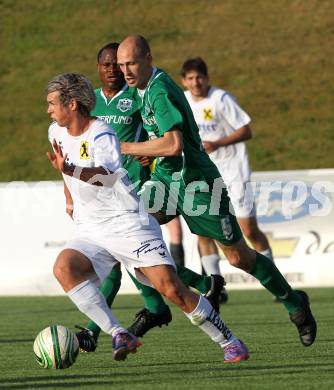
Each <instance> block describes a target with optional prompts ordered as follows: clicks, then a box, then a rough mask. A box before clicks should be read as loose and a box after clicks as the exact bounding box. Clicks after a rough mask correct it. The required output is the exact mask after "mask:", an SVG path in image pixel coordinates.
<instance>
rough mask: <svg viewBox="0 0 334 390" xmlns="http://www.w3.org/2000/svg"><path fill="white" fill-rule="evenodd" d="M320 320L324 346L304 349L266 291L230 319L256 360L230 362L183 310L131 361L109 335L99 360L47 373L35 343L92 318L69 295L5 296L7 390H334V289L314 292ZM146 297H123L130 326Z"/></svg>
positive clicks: (231, 307) (248, 294) (245, 294)
mask: <svg viewBox="0 0 334 390" xmlns="http://www.w3.org/2000/svg"><path fill="white" fill-rule="evenodd" d="M307 291H308V293H309V294H310V297H311V302H312V308H313V311H314V313H315V315H316V318H317V320H318V338H317V341H316V343H315V344H314V345H313V346H311V347H309V348H305V347H303V346H302V345H301V344H300V343H299V340H298V336H297V331H296V329H295V328H294V326H293V325H292V324H290V323H289V321H288V318H287V313H286V312H285V310H284V308H283V307H282V306H281V305H280V304H275V303H273V302H272V300H271V297H270V296H269V295H268V294H267V293H266V292H265V291H262V290H261V291H232V292H231V293H230V302H229V303H228V304H227V305H225V306H223V307H222V310H221V311H222V316H223V317H224V319H225V320H226V322H227V323H228V324H229V325H230V327H231V328H232V329H233V332H234V333H235V334H236V335H237V336H238V337H240V338H242V339H243V340H244V341H245V342H246V343H247V345H248V347H249V349H250V360H248V361H247V362H242V363H240V364H224V363H223V362H222V360H223V353H222V351H221V350H220V349H219V348H217V346H216V345H215V344H214V343H212V342H211V341H210V340H209V339H208V338H207V337H206V336H205V335H204V334H203V333H202V332H201V331H200V330H198V329H197V328H196V327H194V326H192V325H191V324H190V323H189V322H188V320H187V319H186V318H185V316H184V315H183V314H182V313H181V312H180V311H179V310H178V309H177V308H175V307H172V310H173V322H172V323H171V324H170V325H169V326H168V327H163V328H162V329H158V328H156V329H154V330H152V331H151V332H150V333H148V334H147V335H146V336H145V337H144V338H143V345H142V347H141V348H140V349H139V352H138V353H137V354H135V355H130V356H129V357H128V359H127V360H126V361H125V362H115V361H113V360H112V358H111V343H110V338H109V337H108V336H105V335H102V336H101V337H100V340H99V346H98V349H97V351H96V353H94V354H83V353H81V354H80V355H79V357H78V360H77V362H76V363H75V364H74V365H73V366H72V367H71V368H69V369H67V370H46V369H43V368H40V367H39V366H38V365H37V363H36V362H35V361H34V356H33V352H32V344H33V340H34V338H35V336H36V335H37V333H38V332H39V331H40V330H41V329H43V328H44V327H46V326H48V325H50V324H62V325H65V326H68V327H70V328H72V329H73V326H74V324H77V323H79V324H84V323H85V318H84V316H83V315H82V314H81V313H79V312H78V311H77V310H76V308H75V307H74V306H73V304H72V303H71V302H70V301H69V299H68V298H67V297H45V298H44V297H43V298H41V297H15V298H0V312H1V322H0V389H4V390H10V389H17V390H18V389H87V390H88V389H89V390H95V389H99V390H101V389H115V390H116V389H122V390H127V389H131V390H136V389H145V390H147V389H177V390H179V389H210V390H211V389H238V390H240V389H247V390H248V389H303V390H305V389H318V390H319V389H330V388H333V383H334V368H333V363H334V330H333V327H334V317H333V310H332V300H333V289H309V290H307ZM141 305H142V301H141V298H140V297H139V296H135V295H132V296H130V295H127V296H119V297H117V298H116V302H115V305H114V310H115V313H116V315H117V316H118V318H119V319H120V320H121V322H122V323H124V324H125V325H128V324H130V322H131V321H132V319H133V316H134V314H135V313H136V311H138V310H139V309H140V308H141Z"/></svg>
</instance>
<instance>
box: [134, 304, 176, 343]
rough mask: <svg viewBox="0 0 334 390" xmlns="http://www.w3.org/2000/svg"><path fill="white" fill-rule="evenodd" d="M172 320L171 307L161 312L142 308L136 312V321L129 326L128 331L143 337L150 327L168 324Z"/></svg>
mask: <svg viewBox="0 0 334 390" xmlns="http://www.w3.org/2000/svg"><path fill="white" fill-rule="evenodd" d="M171 321H172V313H171V311H170V309H169V307H168V306H167V307H166V310H165V311H164V312H163V313H161V314H155V313H151V312H150V311H149V310H147V309H145V308H144V309H142V310H140V311H139V312H138V313H137V314H136V319H135V321H134V323H133V324H132V325H131V326H129V327H128V331H129V332H130V333H132V334H134V335H135V336H137V337H143V336H144V334H145V333H146V332H148V331H149V330H150V329H152V328H154V327H156V326H159V327H160V328H161V327H162V325H166V326H168V324H169V323H170V322H171Z"/></svg>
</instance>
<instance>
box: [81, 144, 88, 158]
mask: <svg viewBox="0 0 334 390" xmlns="http://www.w3.org/2000/svg"><path fill="white" fill-rule="evenodd" d="M89 157H90V156H89V154H88V141H81V145H80V159H81V160H87V159H89Z"/></svg>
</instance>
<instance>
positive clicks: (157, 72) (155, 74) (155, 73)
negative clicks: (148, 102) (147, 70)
mask: <svg viewBox="0 0 334 390" xmlns="http://www.w3.org/2000/svg"><path fill="white" fill-rule="evenodd" d="M161 74H162V70H160V69H158V68H157V67H156V66H153V68H152V74H151V77H150V79H149V80H148V83H147V85H146V88H144V89H140V90H139V89H138V91H141V92H142V93H139V92H138V95H139V96H140V97H141V99H142V100H144V96H145V93H146V91H147V90H148V89H149V88H150V86H151V84H152V82H153V80H154V79H155V78H156V77H158V76H160V75H161Z"/></svg>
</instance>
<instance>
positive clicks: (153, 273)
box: [47, 73, 248, 362]
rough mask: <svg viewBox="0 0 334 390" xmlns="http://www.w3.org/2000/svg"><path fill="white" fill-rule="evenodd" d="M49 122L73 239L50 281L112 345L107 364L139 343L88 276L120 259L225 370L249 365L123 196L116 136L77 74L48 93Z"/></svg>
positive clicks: (146, 219)
mask: <svg viewBox="0 0 334 390" xmlns="http://www.w3.org/2000/svg"><path fill="white" fill-rule="evenodd" d="M47 102H48V114H49V115H50V117H51V119H53V120H54V121H55V122H56V123H53V124H52V125H51V126H50V128H49V139H50V142H51V144H52V147H53V152H52V153H51V152H48V153H47V155H48V158H49V160H50V162H51V164H52V166H53V167H54V168H55V169H56V170H58V171H59V172H61V173H62V175H63V179H64V180H65V181H66V185H67V188H68V190H69V191H70V194H71V197H72V199H73V204H74V212H73V220H74V223H75V233H74V237H73V238H72V240H70V241H69V242H68V244H67V245H66V247H65V249H64V250H62V251H61V252H60V254H59V255H58V257H57V260H56V262H55V265H54V274H55V276H56V278H57V279H58V281H59V283H60V284H61V286H62V287H63V289H64V291H65V292H66V293H67V295H68V296H69V298H70V299H71V300H72V301H73V303H74V304H75V305H76V306H77V307H78V309H79V310H80V311H82V312H83V313H84V314H85V315H87V316H88V317H89V318H90V319H91V320H93V321H94V322H95V323H96V324H97V325H98V326H99V327H100V328H101V329H102V330H103V331H104V332H105V333H107V334H109V335H110V336H111V337H112V342H113V350H114V351H113V357H114V359H115V360H124V359H125V358H126V356H127V355H128V354H129V353H130V352H135V351H136V348H137V346H138V340H137V338H136V337H135V336H133V335H131V334H130V333H129V332H128V330H127V329H125V328H124V327H122V326H121V325H120V323H119V322H118V320H117V319H116V318H115V316H114V315H113V313H112V311H111V309H110V308H109V307H108V305H107V302H106V300H105V298H104V296H103V295H102V294H101V292H100V291H99V290H98V288H97V286H96V285H95V284H94V283H93V282H92V281H91V279H90V275H91V274H92V273H94V272H95V273H96V274H97V276H98V277H99V279H100V280H101V281H103V279H104V278H105V277H106V276H107V275H108V274H109V272H110V270H111V269H112V268H113V266H114V265H115V264H116V262H117V261H116V260H115V259H118V260H119V261H120V262H121V263H122V264H123V265H124V266H125V267H126V268H127V269H128V270H129V271H131V272H132V273H133V274H134V275H136V277H137V278H138V279H139V280H140V281H141V282H142V283H146V284H150V283H151V284H152V285H153V286H154V287H155V288H156V290H158V291H159V292H160V293H161V294H163V295H164V296H165V297H166V298H167V299H169V300H170V301H172V302H173V303H175V304H176V305H177V306H178V307H179V308H180V309H181V310H183V312H184V313H185V315H186V316H187V318H189V320H190V321H191V322H192V323H193V324H194V325H197V326H198V327H199V328H200V329H201V330H202V331H203V332H204V333H206V334H207V335H208V336H209V337H210V338H211V339H212V340H213V341H214V342H215V343H217V344H218V346H220V347H221V348H222V349H223V350H224V361H225V362H236V361H240V360H246V359H248V350H247V348H246V346H245V345H244V344H243V343H242V341H240V340H238V339H237V338H235V337H234V336H233V334H232V332H231V331H230V329H229V328H227V326H226V325H225V323H224V322H223V321H222V320H221V319H220V317H219V315H218V313H217V312H216V311H215V310H214V309H213V308H212V306H211V304H210V302H209V301H208V300H207V299H206V298H204V297H203V296H199V295H197V294H195V293H194V292H192V291H191V290H189V289H187V288H186V287H185V286H184V285H183V284H182V282H181V281H180V279H179V278H178V276H177V274H176V271H175V268H176V266H175V263H174V261H173V259H172V257H171V256H170V254H169V253H168V250H167V248H166V244H165V243H164V241H163V239H162V233H161V229H160V226H159V224H158V222H157V221H156V220H155V219H154V217H152V216H150V215H148V214H147V213H145V212H144V211H141V212H139V211H140V207H139V198H138V197H137V195H136V194H135V192H134V191H129V186H128V185H129V184H131V182H130V181H129V179H128V178H127V175H126V174H125V175H124V170H122V169H121V168H122V163H121V151H120V145H119V141H118V138H117V136H116V133H115V132H114V130H113V129H112V128H111V127H110V126H109V125H108V124H106V123H104V122H103V121H101V120H99V119H97V118H96V117H92V116H91V115H90V112H91V110H92V109H93V107H94V105H95V102H96V97H95V94H94V90H93V87H92V85H91V83H90V82H89V81H88V79H87V78H86V77H85V76H83V75H80V74H75V73H67V74H63V75H59V76H56V77H55V78H54V79H52V80H51V81H50V82H49V84H48V87H47Z"/></svg>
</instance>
